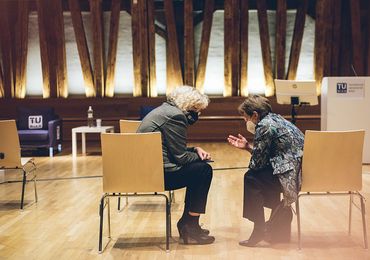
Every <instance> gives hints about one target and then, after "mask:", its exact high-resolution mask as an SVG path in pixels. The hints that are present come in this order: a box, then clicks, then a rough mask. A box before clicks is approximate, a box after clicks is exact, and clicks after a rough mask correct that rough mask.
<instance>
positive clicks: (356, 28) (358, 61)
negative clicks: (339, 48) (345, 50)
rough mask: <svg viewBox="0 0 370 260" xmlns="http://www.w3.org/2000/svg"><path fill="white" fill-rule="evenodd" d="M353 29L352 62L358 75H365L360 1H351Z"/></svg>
mask: <svg viewBox="0 0 370 260" xmlns="http://www.w3.org/2000/svg"><path fill="white" fill-rule="evenodd" d="M350 10H351V29H352V52H353V57H352V62H353V66H354V69H355V71H356V74H357V75H358V76H361V75H364V58H363V57H364V56H363V54H362V35H361V34H362V33H361V7H360V0H351V1H350Z"/></svg>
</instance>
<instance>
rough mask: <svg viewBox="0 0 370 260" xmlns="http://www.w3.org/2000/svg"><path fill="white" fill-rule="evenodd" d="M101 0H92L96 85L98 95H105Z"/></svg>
mask: <svg viewBox="0 0 370 260" xmlns="http://www.w3.org/2000/svg"><path fill="white" fill-rule="evenodd" d="M101 5H102V1H101V0H90V10H91V17H92V32H93V46H94V51H93V53H94V85H95V90H96V96H97V97H104V93H105V91H104V82H105V80H104V40H103V35H104V33H103V12H102V6H101Z"/></svg>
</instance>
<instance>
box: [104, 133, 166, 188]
mask: <svg viewBox="0 0 370 260" xmlns="http://www.w3.org/2000/svg"><path fill="white" fill-rule="evenodd" d="M101 146H102V158H103V192H106V193H113V192H120V193H126V192H161V191H164V171H163V157H162V139H161V134H160V133H159V132H156V133H132V134H123V133H117V134H109V133H103V134H101Z"/></svg>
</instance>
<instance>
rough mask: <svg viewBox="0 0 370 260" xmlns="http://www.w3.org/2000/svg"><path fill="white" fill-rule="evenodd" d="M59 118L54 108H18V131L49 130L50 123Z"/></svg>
mask: <svg viewBox="0 0 370 260" xmlns="http://www.w3.org/2000/svg"><path fill="white" fill-rule="evenodd" d="M56 118H58V116H57V115H55V113H54V108H52V107H18V108H17V124H18V130H40V129H43V130H47V129H48V122H49V121H51V120H54V119H56Z"/></svg>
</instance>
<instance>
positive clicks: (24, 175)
mask: <svg viewBox="0 0 370 260" xmlns="http://www.w3.org/2000/svg"><path fill="white" fill-rule="evenodd" d="M26 181H27V175H26V171H25V170H23V181H22V195H21V209H23V203H24V191H25V189H26Z"/></svg>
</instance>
